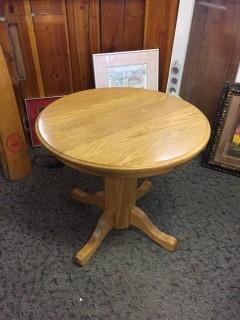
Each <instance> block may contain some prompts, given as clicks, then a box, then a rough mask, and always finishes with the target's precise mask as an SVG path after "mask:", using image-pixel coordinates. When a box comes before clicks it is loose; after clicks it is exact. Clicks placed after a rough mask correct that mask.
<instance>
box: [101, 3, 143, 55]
mask: <svg viewBox="0 0 240 320" xmlns="http://www.w3.org/2000/svg"><path fill="white" fill-rule="evenodd" d="M144 10H145V2H144V1H143V0H127V1H114V0H102V1H101V51H102V52H116V51H128V50H140V49H142V48H143V34H144Z"/></svg>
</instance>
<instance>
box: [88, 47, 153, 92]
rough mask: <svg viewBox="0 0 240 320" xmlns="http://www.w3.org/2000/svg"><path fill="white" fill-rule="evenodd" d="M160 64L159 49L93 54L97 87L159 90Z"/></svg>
mask: <svg viewBox="0 0 240 320" xmlns="http://www.w3.org/2000/svg"><path fill="white" fill-rule="evenodd" d="M158 64H159V50H158V49H149V50H137V51H124V52H112V53H99V54H93V67H94V79H95V87H96V88H106V87H133V88H142V89H151V90H158V70H159V68H158Z"/></svg>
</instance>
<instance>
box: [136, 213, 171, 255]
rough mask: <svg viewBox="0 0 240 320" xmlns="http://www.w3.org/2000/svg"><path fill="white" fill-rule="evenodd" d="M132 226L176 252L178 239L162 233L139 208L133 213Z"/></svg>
mask: <svg viewBox="0 0 240 320" xmlns="http://www.w3.org/2000/svg"><path fill="white" fill-rule="evenodd" d="M130 224H131V225H132V226H134V227H137V228H138V229H140V230H142V231H143V232H144V233H145V234H146V235H147V236H148V237H149V238H150V239H152V240H153V241H155V242H156V243H157V244H159V245H160V246H162V247H163V248H165V249H167V250H169V251H174V250H175V249H176V246H177V239H176V238H174V237H172V236H170V235H168V234H166V233H164V232H162V231H160V230H159V229H158V228H157V227H156V226H154V224H153V223H152V222H151V220H150V219H149V218H148V216H147V215H146V213H145V212H144V211H143V210H141V209H140V208H138V207H134V209H133V210H132V212H131V218H130Z"/></svg>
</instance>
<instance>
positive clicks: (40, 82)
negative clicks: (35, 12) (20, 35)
mask: <svg viewBox="0 0 240 320" xmlns="http://www.w3.org/2000/svg"><path fill="white" fill-rule="evenodd" d="M24 9H25V14H26V17H25V18H26V22H27V26H28V34H29V39H30V46H31V49H32V55H33V62H34V67H35V70H36V76H37V84H38V89H39V93H40V96H42V97H44V96H45V92H44V86H43V79H42V73H41V67H40V61H39V56H38V48H37V41H36V37H35V33H34V27H33V21H32V10H31V5H30V2H29V0H24Z"/></svg>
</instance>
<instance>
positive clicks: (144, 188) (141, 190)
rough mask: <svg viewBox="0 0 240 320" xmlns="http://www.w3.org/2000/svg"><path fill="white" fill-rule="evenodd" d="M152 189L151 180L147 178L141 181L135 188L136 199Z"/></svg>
mask: <svg viewBox="0 0 240 320" xmlns="http://www.w3.org/2000/svg"><path fill="white" fill-rule="evenodd" d="M151 189H152V182H151V181H149V180H145V181H143V183H142V184H141V185H140V186H139V187H138V188H137V199H140V198H141V197H143V196H144V195H145V194H146V193H148V192H149V191H150V190H151Z"/></svg>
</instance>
